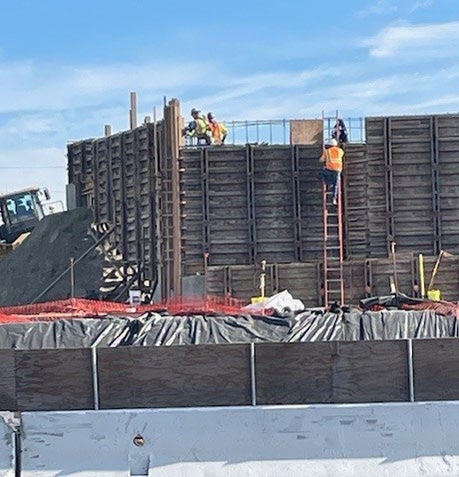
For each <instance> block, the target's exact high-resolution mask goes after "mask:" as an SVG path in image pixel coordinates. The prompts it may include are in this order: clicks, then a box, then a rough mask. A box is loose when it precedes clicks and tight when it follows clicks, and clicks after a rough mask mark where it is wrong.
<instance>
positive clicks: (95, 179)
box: [68, 125, 156, 280]
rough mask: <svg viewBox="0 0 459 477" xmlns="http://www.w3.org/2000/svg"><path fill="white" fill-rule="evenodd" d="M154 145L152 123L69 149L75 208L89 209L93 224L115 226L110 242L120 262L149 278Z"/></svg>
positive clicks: (152, 275) (151, 274) (151, 275)
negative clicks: (117, 250) (121, 259)
mask: <svg viewBox="0 0 459 477" xmlns="http://www.w3.org/2000/svg"><path fill="white" fill-rule="evenodd" d="M153 147H155V139H154V131H153V125H144V126H142V127H139V128H137V129H135V130H132V131H126V132H123V133H120V134H116V135H114V136H110V137H107V138H102V139H97V140H87V141H83V142H78V143H73V144H70V145H69V146H68V163H69V182H70V183H72V184H75V185H76V190H77V205H78V206H81V207H90V208H92V209H93V210H94V216H95V217H94V218H95V221H96V222H100V223H107V222H108V223H112V224H113V225H115V233H114V241H115V243H116V246H117V247H118V249H119V251H120V252H121V253H122V254H123V258H124V260H126V262H127V263H129V264H130V265H131V266H134V267H136V268H137V267H138V266H139V264H142V265H143V267H144V268H145V271H144V273H145V278H148V279H150V280H153V279H154V278H155V273H156V268H155V267H156V262H155V258H156V257H155V255H156V250H155V247H156V237H155V235H156V232H155V224H154V221H153V220H152V217H154V216H155V214H154V211H155V207H156V202H155V189H154V184H153V182H152V181H153V178H154V177H155V171H154V166H155V164H154V161H153V160H152V148H153Z"/></svg>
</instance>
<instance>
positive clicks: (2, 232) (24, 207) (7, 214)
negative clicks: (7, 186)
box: [0, 187, 49, 244]
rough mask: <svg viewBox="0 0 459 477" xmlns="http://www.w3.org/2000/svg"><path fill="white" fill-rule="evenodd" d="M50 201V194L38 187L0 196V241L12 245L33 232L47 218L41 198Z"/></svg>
mask: <svg viewBox="0 0 459 477" xmlns="http://www.w3.org/2000/svg"><path fill="white" fill-rule="evenodd" d="M41 195H44V196H45V198H46V199H47V200H49V192H48V191H47V190H46V189H45V190H44V191H42V190H41V189H39V188H38V187H33V188H30V189H24V190H21V191H16V192H11V193H8V194H4V195H0V212H1V217H0V241H1V242H3V243H7V244H11V243H13V242H14V241H15V240H16V239H17V238H19V237H20V236H21V235H22V234H24V233H28V232H31V231H32V230H33V229H34V228H35V226H36V225H37V224H38V222H39V221H40V220H41V219H42V218H43V217H44V216H45V213H44V210H43V205H42V202H41V201H40V196H41Z"/></svg>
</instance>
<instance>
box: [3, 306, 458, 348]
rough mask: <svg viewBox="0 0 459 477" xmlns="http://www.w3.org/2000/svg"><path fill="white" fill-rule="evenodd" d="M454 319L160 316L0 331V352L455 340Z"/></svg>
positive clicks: (412, 315) (400, 314) (423, 315)
mask: <svg viewBox="0 0 459 477" xmlns="http://www.w3.org/2000/svg"><path fill="white" fill-rule="evenodd" d="M458 336H459V329H458V324H457V320H456V319H455V318H454V317H445V316H442V315H438V314H435V313H434V312H429V311H423V312H419V311H382V312H363V313H362V312H359V311H352V312H349V313H343V314H333V313H326V314H320V313H316V312H313V311H306V312H304V313H301V314H300V315H297V316H296V317H295V318H292V319H281V318H273V317H251V316H202V315H200V316H161V315H159V314H148V315H144V316H141V317H139V318H136V319H131V318H118V317H117V318H105V319H84V320H81V319H75V320H60V321H52V322H41V323H16V324H5V325H1V326H0V348H16V349H42V348H81V347H92V346H99V347H116V346H168V345H190V344H217V343H249V342H296V341H335V340H341V341H359V340H389V339H391V340H394V339H405V338H448V337H458Z"/></svg>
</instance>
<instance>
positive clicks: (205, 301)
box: [0, 296, 245, 323]
mask: <svg viewBox="0 0 459 477" xmlns="http://www.w3.org/2000/svg"><path fill="white" fill-rule="evenodd" d="M244 305H245V302H243V301H241V300H237V299H234V298H231V297H216V296H207V297H175V298H171V299H168V300H164V301H162V302H159V303H154V304H151V305H141V306H138V307H136V308H133V307H132V305H130V304H128V303H117V302H109V301H98V300H86V299H81V298H71V299H68V300H57V301H50V302H46V303H35V304H33V305H23V306H9V307H3V308H0V323H6V322H12V321H15V322H18V321H32V320H36V319H53V320H54V319H63V318H69V317H71V318H88V317H99V316H105V315H107V314H112V315H129V314H133V313H135V314H139V313H146V312H159V311H167V312H168V313H169V314H171V315H172V314H198V313H220V314H240V313H241V312H242V308H243V306H244Z"/></svg>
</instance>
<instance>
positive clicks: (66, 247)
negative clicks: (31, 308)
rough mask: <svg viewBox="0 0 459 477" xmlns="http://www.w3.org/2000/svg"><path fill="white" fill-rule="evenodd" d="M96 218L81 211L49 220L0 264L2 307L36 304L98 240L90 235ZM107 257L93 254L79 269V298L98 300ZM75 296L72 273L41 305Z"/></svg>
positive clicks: (77, 272)
mask: <svg viewBox="0 0 459 477" xmlns="http://www.w3.org/2000/svg"><path fill="white" fill-rule="evenodd" d="M92 222H93V215H92V212H91V211H90V210H89V209H83V208H78V209H75V210H71V211H68V212H62V213H59V214H54V215H49V216H47V217H45V218H44V219H43V220H42V221H41V222H40V223H39V224H38V225H37V227H36V228H35V229H34V230H33V232H32V233H31V234H30V236H29V237H28V238H27V239H26V241H25V242H24V243H23V244H22V245H21V246H20V247H19V248H18V249H16V250H15V251H14V252H12V253H11V254H10V255H8V256H7V257H6V258H4V259H3V260H1V261H0V306H8V305H25V304H29V303H32V302H33V301H34V300H35V299H36V298H37V297H38V296H39V295H40V294H41V293H42V292H43V291H44V290H46V288H47V287H48V286H49V285H51V283H52V282H53V281H54V280H55V279H56V278H57V277H58V276H59V275H60V274H61V273H63V272H64V271H65V270H66V269H68V268H69V266H70V259H71V258H72V257H73V258H75V260H77V259H78V258H79V257H81V256H82V255H83V254H84V253H85V252H86V251H87V250H88V249H89V248H91V246H93V245H94V243H95V241H96V239H95V238H94V237H93V236H92V235H91V234H90V230H91V224H92ZM103 266H104V255H103V254H102V253H101V252H99V251H97V250H93V251H91V252H90V253H89V254H88V255H87V256H86V257H85V258H84V259H83V260H82V261H81V262H79V263H77V264H76V265H75V296H76V297H96V296H97V293H98V289H99V287H100V285H101V283H102V276H103ZM70 295H71V280H70V273H69V272H67V273H66V275H65V276H64V277H63V278H62V279H61V280H60V281H59V282H58V283H57V284H56V285H54V286H53V287H52V288H51V289H50V290H49V291H48V292H47V293H46V294H44V295H43V296H41V297H40V299H39V300H38V301H40V302H44V301H49V300H59V299H65V298H69V297H70Z"/></svg>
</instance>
